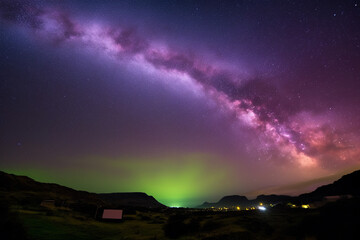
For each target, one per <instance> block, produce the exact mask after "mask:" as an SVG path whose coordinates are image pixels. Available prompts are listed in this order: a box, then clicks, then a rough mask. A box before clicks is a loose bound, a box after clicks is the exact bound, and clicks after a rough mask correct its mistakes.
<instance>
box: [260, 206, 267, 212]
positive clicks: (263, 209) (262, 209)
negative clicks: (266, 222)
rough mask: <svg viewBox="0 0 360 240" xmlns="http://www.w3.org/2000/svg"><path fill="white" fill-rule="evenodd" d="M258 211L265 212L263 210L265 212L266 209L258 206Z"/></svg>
mask: <svg viewBox="0 0 360 240" xmlns="http://www.w3.org/2000/svg"><path fill="white" fill-rule="evenodd" d="M258 209H259V210H261V211H265V210H266V208H265V207H264V206H259V207H258Z"/></svg>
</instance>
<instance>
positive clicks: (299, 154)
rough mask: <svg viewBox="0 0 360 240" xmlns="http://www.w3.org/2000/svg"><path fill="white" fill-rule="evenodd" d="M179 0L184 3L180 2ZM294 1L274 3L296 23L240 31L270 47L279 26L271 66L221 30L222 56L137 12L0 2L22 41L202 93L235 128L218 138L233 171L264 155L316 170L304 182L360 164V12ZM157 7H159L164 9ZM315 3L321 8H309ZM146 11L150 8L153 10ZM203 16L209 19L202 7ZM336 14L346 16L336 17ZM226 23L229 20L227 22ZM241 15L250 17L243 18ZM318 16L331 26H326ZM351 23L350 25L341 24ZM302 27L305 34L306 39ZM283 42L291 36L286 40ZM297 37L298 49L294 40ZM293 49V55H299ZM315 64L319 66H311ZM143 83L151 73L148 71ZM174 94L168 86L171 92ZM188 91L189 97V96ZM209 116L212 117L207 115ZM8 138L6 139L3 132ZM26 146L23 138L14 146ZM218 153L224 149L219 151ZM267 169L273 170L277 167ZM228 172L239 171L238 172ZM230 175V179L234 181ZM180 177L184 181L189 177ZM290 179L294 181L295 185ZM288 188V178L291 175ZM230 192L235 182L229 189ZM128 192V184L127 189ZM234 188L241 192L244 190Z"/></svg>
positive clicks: (266, 160)
mask: <svg viewBox="0 0 360 240" xmlns="http://www.w3.org/2000/svg"><path fill="white" fill-rule="evenodd" d="M82 4H83V3H82ZM133 4H136V3H133ZM174 4H175V5H176V4H181V3H177V2H174ZM202 4H204V3H202ZM202 4H201V3H194V6H192V5H191V4H190V5H189V6H187V8H192V7H195V9H198V8H199V7H197V5H199V6H202ZM213 4H214V8H216V4H218V3H217V2H216V1H215V2H213ZM231 4H233V3H229V6H228V7H229V8H227V7H225V8H224V9H222V10H221V9H220V10H219V14H221V11H225V10H226V11H228V10H229V9H230V8H231ZM267 4H269V3H267ZM294 4H295V3H294ZM195 5H196V6H195ZM295 5H296V6H297V7H299V8H300V10H299V12H300V13H299V12H296V10H294V9H293V8H292V7H291V4H290V5H289V6H288V5H286V7H285V10H284V9H281V8H280V6H281V4H280V5H279V4H278V3H274V4H273V6H272V7H273V8H274V9H275V11H276V12H277V13H279V15H280V17H278V19H280V20H281V16H282V15H283V14H285V15H286V14H288V15H289V16H287V17H285V18H289V19H291V21H295V20H296V24H295V23H293V22H291V23H290V24H289V25H290V26H287V25H286V24H285V23H282V24H283V25H280V26H281V27H282V28H283V29H285V30H277V29H266V30H261V27H262V25H260V26H258V27H259V28H260V29H251V31H252V32H251V31H250V32H244V34H245V33H246V34H248V35H249V38H250V36H251V34H253V35H254V36H258V34H264V33H267V35H268V37H267V38H264V39H262V40H255V41H256V44H258V45H260V46H261V42H265V44H267V45H268V46H271V45H272V44H271V43H269V41H270V42H271V41H274V40H276V39H274V37H273V35H272V34H271V31H273V32H275V33H277V34H278V35H279V39H280V40H281V41H284V42H285V44H284V46H282V43H281V42H276V43H273V45H274V49H277V50H272V51H271V53H266V52H265V51H264V52H263V53H262V55H263V56H266V57H264V58H269V59H271V58H272V57H274V56H276V54H280V55H281V54H282V56H279V59H277V60H276V61H272V62H273V63H272V64H267V65H266V66H264V61H263V60H260V61H259V66H257V62H256V61H254V60H253V59H254V58H255V59H256V58H261V57H260V56H259V54H255V53H253V54H252V52H251V50H250V51H249V52H248V53H249V54H250V55H251V57H249V56H247V55H244V56H243V55H241V54H243V53H244V51H240V50H238V49H237V46H236V45H237V44H235V45H234V48H233V51H234V52H237V53H238V55H237V56H235V57H234V54H231V53H230V52H231V51H230V52H229V51H228V50H227V47H226V46H222V43H221V41H220V42H219V39H220V40H221V37H218V38H217V37H215V40H214V42H216V44H218V45H219V46H222V47H223V50H224V53H221V51H220V54H219V50H216V48H212V47H207V48H202V49H200V48H196V46H200V45H201V42H200V44H199V43H197V44H185V43H184V44H181V41H180V40H181V39H179V40H176V39H174V37H168V38H167V37H166V34H167V31H165V30H164V33H162V34H158V35H156V34H154V35H153V36H149V35H148V33H149V31H142V30H141V29H142V28H141V26H140V25H141V16H140V17H139V18H140V20H139V19H138V20H137V21H136V23H129V20H128V21H124V22H121V21H114V20H111V19H110V20H109V19H108V18H106V17H103V18H101V15H100V16H99V15H96V16H92V15H91V14H88V13H89V12H87V10H86V9H84V10H82V11H81V12H79V13H80V14H78V15H76V14H75V12H76V11H79V10H75V9H79V8H70V7H69V6H71V5H70V4H69V5H68V6H67V7H64V6H66V4H64V3H63V4H59V3H57V4H56V3H53V4H49V3H43V2H27V1H26V2H25V1H24V2H14V1H3V2H2V3H1V7H0V9H1V19H2V24H3V29H7V30H6V31H9V30H11V29H17V31H18V32H17V33H16V34H17V36H19V39H21V36H22V38H24V36H27V37H26V38H24V39H22V41H25V39H27V38H28V39H29V40H27V41H32V42H34V41H35V42H38V43H39V44H45V45H48V47H50V48H55V49H56V48H58V49H61V48H64V47H67V49H70V50H66V51H71V49H74V50H75V49H76V50H78V49H80V50H81V49H82V50H83V51H84V52H85V53H89V54H95V55H97V56H101V57H102V58H104V59H105V60H104V61H110V62H113V63H115V65H113V66H116V64H117V65H118V66H119V67H120V66H128V68H129V69H130V71H132V72H137V71H141V72H142V73H143V74H144V75H145V76H146V75H148V76H150V78H154V77H155V78H158V81H159V84H160V85H163V86H165V88H171V87H174V86H175V88H184V91H185V92H186V94H184V96H183V97H184V98H189V99H192V100H191V101H196V99H199V101H200V102H202V101H204V104H205V105H206V106H208V107H207V108H210V109H213V111H214V113H213V115H211V116H214V115H221V116H222V117H221V118H222V119H223V120H219V121H220V122H221V121H222V123H221V124H223V125H226V126H230V130H224V131H225V135H226V131H229V134H230V135H231V136H229V137H224V136H221V137H220V136H219V139H218V141H219V145H222V143H220V142H222V140H221V139H223V138H225V139H228V140H226V141H231V142H232V144H231V147H230V148H232V149H233V152H234V153H233V154H231V153H230V154H229V155H230V156H228V155H226V154H225V155H224V156H222V157H221V156H220V159H221V160H220V162H222V163H224V164H226V165H232V164H233V166H234V167H235V168H236V166H239V165H238V164H239V163H237V161H244V162H249V163H246V164H248V165H249V166H250V165H252V166H256V165H253V164H252V163H251V162H254V161H255V162H256V163H254V164H259V163H258V162H260V164H266V166H267V167H269V166H271V165H274V166H285V167H286V168H288V169H289V171H290V172H292V171H295V172H297V171H298V172H308V173H311V174H310V176H307V177H299V179H298V180H297V181H303V180H309V179H313V178H316V177H320V176H325V175H330V174H334V173H337V172H339V171H344V169H348V168H349V167H350V168H353V167H356V166H358V163H359V155H360V148H359V141H360V139H359V131H358V127H359V123H358V122H359V113H360V111H359V106H358V105H359V97H358V96H357V94H356V92H357V90H356V87H359V84H358V82H359V74H358V73H359V70H358V69H357V68H355V67H353V66H356V63H357V64H360V62H359V59H360V56H359V51H360V48H359V41H360V39H359V33H358V32H356V31H352V25H351V24H350V25H349V24H348V23H349V22H351V23H355V22H356V19H357V21H359V11H358V9H357V6H355V5H356V4H355V3H352V2H351V1H349V2H346V3H343V4H341V3H340V2H339V3H338V4H336V5H334V6H332V5H331V6H330V5H329V6H328V9H325V8H323V9H321V8H320V7H319V6H317V5H316V4H310V3H309V4H304V6H300V5H301V4H300V5H299V4H295ZM72 6H73V7H74V5H72ZM110 6H111V4H109V5H105V8H108V7H110ZM160 6H161V4H160V5H159V6H158V7H160ZM236 6H237V7H238V8H240V9H244V8H245V9H246V8H249V7H250V8H251V7H255V6H256V7H258V5H257V4H255V6H252V4H250V3H247V2H246V3H243V5H238V4H237V5H236ZM168 7H169V6H168ZM90 8H91V7H90ZM204 8H205V7H204ZM261 9H262V8H260V9H259V15H256V14H255V15H254V16H250V17H249V16H247V14H246V13H244V16H247V18H249V19H250V20H248V23H251V22H252V20H253V19H257V21H258V22H260V21H262V20H261V17H260V12H262V10H261ZM186 10H188V9H186ZM211 10H212V11H214V10H213V9H212V8H210V10H209V11H210V12H211ZM310 10H311V11H313V12H315V13H314V14H313V13H309V11H310ZM88 11H89V10H88ZM146 11H147V14H148V15H150V16H151V15H152V14H154V15H156V11H157V9H156V6H154V10H153V11H154V12H152V10H146ZM184 11H185V10H184ZM242 11H244V10H242ZM248 11H251V10H248ZM292 11H294V12H292ZM179 12H181V11H180V10H179ZM132 14H135V13H134V12H131V11H129V16H131V17H129V19H133V17H134V16H133V15H132ZM147 14H145V15H146V16H148V15H147ZM203 14H204V16H206V13H203ZM209 14H210V13H209ZM336 14H338V16H337V15H336ZM356 14H357V15H356ZM105 15H106V14H104V16H105ZM301 16H302V17H301ZM266 17H272V18H274V19H272V21H274V23H276V22H277V21H280V20H278V19H277V18H276V17H274V16H271V13H269V15H265V16H264V18H266ZM335 17H338V18H341V19H335V20H334V19H333V18H335ZM244 18H245V17H244ZM144 19H145V17H144ZM225 20H227V21H229V19H225ZM225 20H224V21H225ZM282 20H283V19H282ZM144 21H145V20H144ZM239 21H240V20H239ZM242 21H245V22H246V20H242ZM298 21H299V22H298ZM307 21H308V22H307ZM331 21H337V22H336V23H333V22H331ZM354 21H355V22H354ZM130 22H131V21H130ZM309 22H310V23H313V22H316V23H317V25H315V26H311V24H309ZM322 22H324V24H325V25H322ZM156 24H158V22H157V21H155V20H154V21H153V22H152V23H151V25H149V24H148V25H146V24H145V23H144V26H152V27H153V28H156ZM186 24H188V23H187V22H184V23H181V22H178V23H177V26H182V25H184V26H186ZM291 24H292V25H291ZM329 24H330V25H332V27H333V28H334V29H336V30H334V31H337V32H336V35H335V37H334V36H333V35H332V34H333V32H332V31H333V30H332V28H331V27H330V26H327V25H329ZM266 26H267V27H270V25H266V24H265V26H263V27H264V28H266ZM272 26H275V24H273V25H272ZM172 27H173V26H172ZM237 27H238V26H237V25H236V24H235V25H234V26H233V28H234V30H233V31H234V32H233V37H232V38H235V39H236V38H237V37H238V34H239V32H237V30H236V29H237ZM239 27H241V26H240V25H239ZM345 27H348V29H344V28H345ZM139 29H140V30H139ZM204 29H205V30H204V31H210V30H208V29H211V28H208V27H204ZM229 29H230V30H231V27H229V26H226V27H225V28H224V31H230V30H229ZM296 29H297V30H296ZM319 29H320V30H319ZM159 31H160V30H159ZM215 31H216V30H215ZM316 31H319V32H316ZM345 32H346V33H345ZM240 33H241V32H240ZM284 33H287V36H284V35H283V34H284ZM321 33H322V34H321ZM214 34H215V33H214ZM304 34H305V35H306V34H308V35H306V36H304ZM294 35H295V36H294ZM323 35H326V36H323ZM156 36H158V38H156ZM164 36H165V37H164ZM184 38H185V39H188V40H189V41H190V42H192V41H198V35H196V34H194V36H193V37H192V35H191V34H189V35H188V36H185V37H184ZM238 38H239V39H240V40H239V44H243V45H245V46H246V45H248V46H249V48H250V49H251V47H252V48H253V51H256V48H254V47H253V46H252V44H253V43H252V42H251V41H246V40H242V36H240V37H238ZM286 39H288V42H287V43H286V41H285V40H286ZM241 40H242V41H241ZM203 41H204V42H205V43H209V46H212V44H213V42H212V41H211V40H209V41H207V39H206V38H205V37H204V39H203ZM349 42H350V45H351V47H353V51H352V52H349V50H348V49H347V48H348V47H349V45H347V46H346V47H345V44H346V43H348V44H349ZM296 44H297V47H296V48H294V47H292V45H296ZM306 44H308V45H309V46H306ZM318 44H319V45H321V46H322V48H321V50H322V51H320V50H319V49H316V48H317V47H316V46H317V45H318ZM184 46H186V47H184ZM294 50H296V51H297V52H295V53H294ZM64 51H65V50H64ZM269 51H270V50H269ZM312 51H313V52H312ZM245 52H246V51H245ZM291 54H292V55H291ZM254 56H256V57H254ZM247 58H248V61H249V62H251V64H249V65H246V64H241V63H239V62H246V60H247ZM106 59H108V60H106ZM290 59H291V61H290ZM314 59H315V60H316V61H317V62H316V64H315V63H313V61H315V60H314ZM265 62H266V61H265ZM347 63H348V64H347ZM260 65H261V66H260ZM289 65H290V67H289ZM292 65H293V66H292ZM314 66H316V67H317V68H315V69H314ZM320 66H321V67H320ZM279 68H280V69H279ZM259 69H261V71H259ZM356 74H358V75H356ZM141 81H143V82H146V81H150V80H146V78H145V79H142V80H141ZM357 89H359V88H357ZM26 91H30V90H26ZM169 91H170V92H171V91H172V90H170V89H169ZM189 94H191V95H193V96H190V97H189ZM163 114H164V115H166V114H167V113H166V112H164V113H163ZM209 118H213V117H209ZM203 120H204V121H207V119H206V117H205V118H204V119H203ZM175 132H176V131H175ZM94 136H95V135H94ZM170 138H171V137H170ZM3 141H4V142H7V140H6V139H5V140H3ZM21 144H22V143H21V141H20V140H19V142H18V145H21ZM225 145H226V144H225ZM18 147H19V146H18ZM138 147H140V146H138ZM209 147H210V146H209ZM210 148H211V147H210ZM195 151H196V149H195ZM239 151H240V152H243V156H242V157H241V160H238V159H237V158H236V157H235V156H236V155H237V154H238V152H239ZM199 152H204V150H203V149H202V150H199ZM209 152H211V151H209ZM230 152H231V150H230ZM5 153H6V151H5ZM8 155H9V156H12V155H11V154H8ZM15 155H16V154H15ZM115 155H116V154H115ZM218 155H221V153H217V156H218ZM5 156H7V154H5ZM218 157H219V156H218ZM244 158H245V160H244ZM226 159H228V160H226ZM199 161H202V160H199ZM21 162H22V161H19V163H18V165H17V166H16V167H14V166H12V167H11V169H15V170H16V168H19V169H21ZM25 162H26V161H25ZM175 162H177V161H175ZM139 164H140V163H139ZM5 168H6V165H5ZM7 168H8V167H7ZM241 168H243V167H241ZM249 169H250V168H249ZM290 169H292V170H290ZM268 170H269V171H270V172H271V171H272V170H271V167H269V168H268ZM164 171H165V170H164ZM249 171H254V174H255V175H257V174H260V175H261V174H263V172H262V171H260V170H259V171H260V172H259V173H256V170H249ZM276 171H278V170H276ZM282 171H286V170H282ZM229 172H231V171H230V170H229ZM241 172H244V170H242V171H241ZM229 174H230V173H229ZM232 174H235V175H236V171H235V173H232ZM317 174H318V175H317ZM300 175H301V174H300ZM234 178H235V179H238V178H237V177H234ZM260 178H261V177H260ZM230 179H232V180H231V181H233V178H230ZM265 179H267V178H265ZM179 181H183V182H184V180H179ZM222 181H225V180H222ZM239 181H240V180H239ZM264 181H265V182H266V181H267V180H264ZM281 181H283V179H282V180H281ZM294 181H295V180H294V179H292V180H291V181H289V182H294ZM275 182H276V181H275ZM277 184H279V183H278V182H277ZM283 185H286V182H284V183H283ZM267 186H269V185H268V184H266V183H258V184H255V185H254V187H249V188H245V189H246V191H249V190H256V189H259V188H261V187H267ZM138 189H141V186H140V187H138V188H137V189H135V190H138ZM230 189H233V188H231V187H230ZM111 190H112V189H111ZM120 190H121V189H120ZM128 190H129V191H131V189H128ZM112 191H114V190H112ZM148 191H151V190H148ZM229 191H230V190H229ZM231 191H237V193H238V192H240V193H241V191H244V190H241V189H240V190H239V189H236V190H231ZM154 194H156V191H154ZM172 194H173V193H172ZM205 195H206V194H205ZM210 195H211V194H210ZM213 195H214V194H212V195H211V196H213ZM215 195H216V194H215ZM177 197H178V198H181V197H180V196H177ZM165 198H166V197H164V199H165Z"/></svg>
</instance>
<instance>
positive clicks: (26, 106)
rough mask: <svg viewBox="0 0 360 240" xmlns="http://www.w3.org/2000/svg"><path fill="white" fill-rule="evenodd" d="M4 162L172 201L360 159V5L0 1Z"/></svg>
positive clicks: (325, 178)
mask: <svg viewBox="0 0 360 240" xmlns="http://www.w3.org/2000/svg"><path fill="white" fill-rule="evenodd" d="M0 53H1V55H0V56H1V57H0V84H1V85H0V168H1V169H2V170H4V171H6V172H9V173H15V174H22V175H27V176H30V177H32V178H34V179H35V180H38V181H43V182H56V183H59V184H62V185H66V186H69V187H73V188H75V189H80V190H87V191H92V192H146V193H147V194H149V195H153V196H154V197H155V198H156V199H158V200H159V201H160V202H162V203H164V204H167V205H169V206H194V205H197V204H200V203H202V202H203V201H217V200H219V199H220V198H221V197H222V196H224V195H229V194H241V195H246V196H248V197H250V198H251V197H254V196H256V195H257V194H261V193H282V194H299V193H302V192H306V191H310V190H313V189H314V188H316V187H317V186H319V185H321V184H323V183H328V182H331V181H332V180H335V179H336V178H337V177H338V176H340V175H342V174H344V173H347V172H351V171H353V170H356V169H358V168H360V1H353V0H342V1H325V0H324V1H316V0H314V1H302V0H299V1H285V0H284V1H265V0H258V1H250V0H248V1H220V0H219V1H180V0H179V1H174V0H169V1H145V0H144V1H88V0H87V1H85V0H84V1H18V0H1V1H0Z"/></svg>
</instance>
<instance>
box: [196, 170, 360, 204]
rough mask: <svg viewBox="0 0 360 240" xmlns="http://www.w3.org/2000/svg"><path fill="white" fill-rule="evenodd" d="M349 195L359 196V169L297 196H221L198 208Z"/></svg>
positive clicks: (307, 201)
mask: <svg viewBox="0 0 360 240" xmlns="http://www.w3.org/2000/svg"><path fill="white" fill-rule="evenodd" d="M342 195H351V196H354V197H359V196H360V170H357V171H355V172H352V173H350V174H347V175H344V176H342V177H341V178H340V179H339V180H337V181H335V182H333V183H331V184H328V185H324V186H321V187H318V188H317V189H316V190H315V191H313V192H310V193H305V194H301V195H299V196H297V197H292V196H287V195H274V194H272V195H259V196H257V198H256V199H254V200H248V199H247V198H246V197H244V196H239V195H232V196H226V197H223V198H222V199H221V200H220V201H218V202H216V203H209V202H204V203H203V204H202V205H200V206H199V208H210V207H232V206H241V207H247V206H250V205H256V204H259V203H260V202H262V203H265V204H278V203H288V202H293V203H312V202H315V201H321V200H323V199H324V197H326V196H342Z"/></svg>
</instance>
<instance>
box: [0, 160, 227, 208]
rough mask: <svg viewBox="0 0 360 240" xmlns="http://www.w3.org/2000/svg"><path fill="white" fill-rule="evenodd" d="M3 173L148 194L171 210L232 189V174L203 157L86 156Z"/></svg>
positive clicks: (100, 190)
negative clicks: (67, 163)
mask: <svg viewBox="0 0 360 240" xmlns="http://www.w3.org/2000/svg"><path fill="white" fill-rule="evenodd" d="M79 162H81V164H79ZM84 166H86V167H84ZM3 170H4V171H6V172H9V173H14V174H18V175H26V176H29V177H31V178H33V179H35V180H37V181H40V182H54V183H58V184H61V185H64V186H67V187H71V188H74V189H77V190H86V191H90V192H96V193H104V192H145V193H147V194H148V195H152V196H154V197H155V198H156V199H157V200H158V201H159V202H161V203H163V204H165V205H167V206H172V207H191V206H196V205H198V204H201V203H202V202H203V201H205V200H212V199H213V200H216V199H217V197H218V195H219V193H220V194H222V193H224V194H225V193H226V191H227V189H230V187H231V186H230V184H229V186H224V182H227V181H226V179H229V178H231V176H232V175H233V174H232V173H231V170H230V169H229V168H228V167H226V166H222V165H221V164H220V163H219V161H216V158H215V157H211V156H208V155H201V154H190V155H184V156H181V157H180V156H170V157H160V158H130V157H129V158H120V159H108V158H96V157H87V158H82V159H81V160H80V161H79V159H77V164H76V166H66V167H49V166H48V167H43V166H42V167H36V166H32V167H29V166H28V167H23V168H11V167H3ZM215 194H216V195H215Z"/></svg>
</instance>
